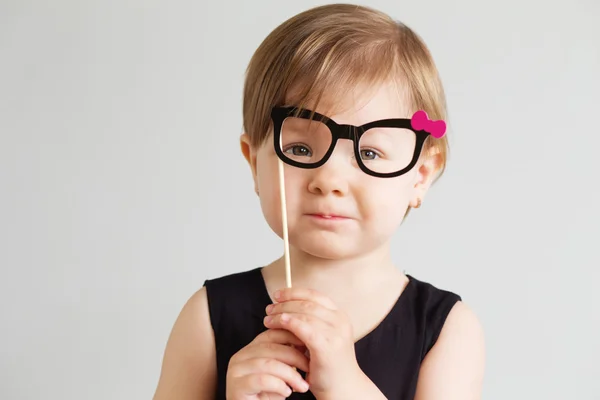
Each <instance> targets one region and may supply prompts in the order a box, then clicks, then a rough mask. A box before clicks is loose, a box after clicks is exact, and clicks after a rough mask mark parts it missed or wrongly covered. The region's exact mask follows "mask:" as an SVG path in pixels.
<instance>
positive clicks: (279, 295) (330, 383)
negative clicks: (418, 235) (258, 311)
mask: <svg viewBox="0 0 600 400" xmlns="http://www.w3.org/2000/svg"><path fill="white" fill-rule="evenodd" d="M275 298H276V301H277V303H275V304H271V305H269V306H268V307H267V310H266V311H267V317H266V318H265V326H266V327H267V328H271V329H285V330H288V331H289V332H291V333H293V334H294V335H295V336H296V337H297V338H298V339H300V340H301V341H302V342H303V343H304V345H305V346H306V348H307V349H308V351H309V353H310V356H309V358H310V362H309V367H308V368H309V371H308V374H307V377H306V380H307V381H308V383H309V384H310V391H311V392H312V394H313V395H314V396H315V397H317V398H346V397H343V396H342V392H343V393H344V395H345V394H346V393H352V388H351V387H350V386H352V385H353V384H359V383H360V384H361V385H362V384H363V383H364V382H365V375H364V373H363V372H362V370H361V369H360V367H359V365H358V363H357V361H356V354H355V352H354V333H353V329H352V324H351V323H350V319H349V318H348V316H347V315H346V314H345V313H343V312H342V311H341V310H339V309H338V308H337V306H336V305H335V304H334V303H333V301H332V300H331V299H329V298H328V297H326V296H325V295H323V294H320V293H318V292H316V291H314V290H310V289H302V288H287V289H282V290H280V291H278V292H276V294H275Z"/></svg>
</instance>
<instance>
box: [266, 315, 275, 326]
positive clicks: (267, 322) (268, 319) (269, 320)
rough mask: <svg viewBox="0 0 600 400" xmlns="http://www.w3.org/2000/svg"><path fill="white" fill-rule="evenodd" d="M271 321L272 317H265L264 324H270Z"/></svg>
mask: <svg viewBox="0 0 600 400" xmlns="http://www.w3.org/2000/svg"><path fill="white" fill-rule="evenodd" d="M272 320H273V317H271V316H268V317H265V324H270V323H271V321H272Z"/></svg>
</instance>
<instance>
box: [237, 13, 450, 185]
mask: <svg viewBox="0 0 600 400" xmlns="http://www.w3.org/2000/svg"><path fill="white" fill-rule="evenodd" d="M391 80H393V81H402V82H404V83H405V85H406V87H405V90H404V92H406V95H407V96H408V98H409V101H410V104H411V105H412V107H413V108H414V109H413V110H412V111H417V110H419V109H421V110H425V111H426V112H427V114H428V115H429V117H430V118H432V119H444V120H446V119H447V118H446V100H445V95H444V90H443V87H442V83H441V80H440V77H439V75H438V71H437V69H436V66H435V64H434V62H433V59H432V57H431V54H430V53H429V50H428V49H427V47H426V46H425V44H424V43H423V41H422V40H421V38H420V37H419V36H418V35H417V34H416V33H415V32H413V31H412V30H411V29H410V28H408V27H407V26H406V25H404V24H402V23H401V22H398V21H395V20H393V19H392V18H390V17H389V16H388V15H387V14H384V13H382V12H380V11H377V10H374V9H372V8H369V7H364V6H357V5H352V4H331V5H325V6H319V7H315V8H312V9H309V10H307V11H304V12H302V13H300V14H298V15H296V16H294V17H292V18H290V19H288V20H287V21H285V22H284V23H282V24H281V25H279V26H278V27H277V28H276V29H275V30H274V31H273V32H271V33H270V34H269V35H268V36H267V38H266V39H265V40H264V41H263V42H262V43H261V45H260V46H259V47H258V49H257V50H256V52H255V53H254V55H253V56H252V59H251V60H250V63H249V65H248V68H247V71H246V80H245V84H244V94H243V124H244V130H245V132H246V133H247V134H248V135H249V137H250V142H251V145H252V146H255V147H258V146H260V145H262V144H263V143H264V141H265V140H266V139H267V138H268V137H269V135H270V132H271V126H272V125H271V118H270V113H271V108H272V107H274V106H277V105H285V104H286V102H292V103H294V104H293V105H295V106H298V107H303V106H304V105H305V104H306V103H307V102H308V101H314V102H315V103H316V104H319V102H320V101H321V100H323V98H329V99H336V98H344V97H340V96H344V94H345V93H346V92H347V91H349V90H352V89H355V88H356V87H359V86H360V87H365V88H368V87H374V86H376V85H378V84H383V83H384V82H386V81H391ZM315 107H316V106H315ZM432 150H433V151H434V152H435V153H437V154H438V155H439V157H440V161H441V167H440V173H439V174H438V176H437V177H438V178H439V176H441V174H442V173H443V171H444V170H445V167H446V160H447V155H448V150H449V149H448V140H447V137H446V136H444V137H442V138H441V139H435V138H433V137H429V138H428V139H427V141H426V142H425V145H424V147H423V151H424V152H430V151H432Z"/></svg>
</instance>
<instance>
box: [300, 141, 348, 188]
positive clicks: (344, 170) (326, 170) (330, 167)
mask: <svg viewBox="0 0 600 400" xmlns="http://www.w3.org/2000/svg"><path fill="white" fill-rule="evenodd" d="M349 144H350V145H351V143H349ZM340 145H341V143H339V142H338V146H336V149H335V150H334V151H333V154H331V157H330V158H329V159H328V160H327V162H326V163H325V164H324V165H322V166H320V167H319V168H315V169H313V170H311V176H310V180H309V182H308V191H309V192H311V193H314V194H319V195H329V194H333V195H335V196H345V195H347V194H348V190H349V181H350V179H351V174H352V173H353V170H354V168H353V167H352V156H349V154H348V152H347V151H344V150H342V149H340V147H344V146H340Z"/></svg>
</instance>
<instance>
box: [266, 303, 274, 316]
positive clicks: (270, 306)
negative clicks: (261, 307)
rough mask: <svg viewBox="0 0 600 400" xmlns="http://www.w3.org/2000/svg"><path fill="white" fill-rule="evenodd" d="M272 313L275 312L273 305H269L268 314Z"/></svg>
mask: <svg viewBox="0 0 600 400" xmlns="http://www.w3.org/2000/svg"><path fill="white" fill-rule="evenodd" d="M271 311H273V304H269V305H268V306H267V314H270V313H271Z"/></svg>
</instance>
